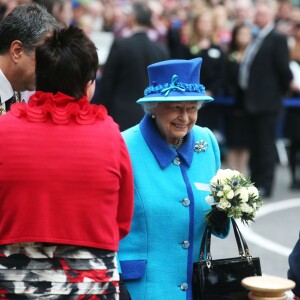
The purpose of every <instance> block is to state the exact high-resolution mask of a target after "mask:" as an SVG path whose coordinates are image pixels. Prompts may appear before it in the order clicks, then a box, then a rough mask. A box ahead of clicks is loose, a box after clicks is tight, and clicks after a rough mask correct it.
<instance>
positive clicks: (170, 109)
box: [153, 101, 198, 145]
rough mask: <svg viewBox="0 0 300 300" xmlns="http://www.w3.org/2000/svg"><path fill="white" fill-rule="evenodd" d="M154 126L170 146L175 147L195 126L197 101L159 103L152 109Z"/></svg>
mask: <svg viewBox="0 0 300 300" xmlns="http://www.w3.org/2000/svg"><path fill="white" fill-rule="evenodd" d="M153 115H154V116H155V120H156V124H157V127H158V129H159V131H160V132H161V134H162V135H163V137H164V138H165V140H166V141H167V142H168V144H170V145H175V144H176V143H177V142H178V140H179V139H180V138H182V137H184V136H185V135H186V134H187V133H188V132H189V131H190V130H191V129H192V128H193V126H194V125H195V123H196V121H197V116H198V108H197V101H191V102H161V103H158V105H157V106H156V107H155V108H154V111H153Z"/></svg>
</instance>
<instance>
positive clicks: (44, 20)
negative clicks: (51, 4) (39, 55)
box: [0, 3, 61, 55]
mask: <svg viewBox="0 0 300 300" xmlns="http://www.w3.org/2000/svg"><path fill="white" fill-rule="evenodd" d="M60 26H61V25H60V24H59V23H58V22H57V21H56V20H55V18H54V17H53V16H52V15H51V14H49V13H48V12H47V10H46V9H45V8H43V7H41V6H39V5H38V4H35V3H31V4H26V5H19V6H17V7H15V8H14V9H13V10H12V11H11V12H10V13H9V14H8V15H7V16H6V17H5V18H4V19H3V20H1V22H0V55H1V54H5V53H7V51H8V50H9V49H10V46H11V43H12V42H13V41H16V40H18V41H20V42H21V43H22V46H23V49H24V51H25V52H27V53H29V52H31V51H33V50H34V49H35V48H36V46H37V45H38V43H39V42H40V41H41V40H42V38H43V37H45V35H46V34H47V33H48V32H52V31H54V30H58V29H60Z"/></svg>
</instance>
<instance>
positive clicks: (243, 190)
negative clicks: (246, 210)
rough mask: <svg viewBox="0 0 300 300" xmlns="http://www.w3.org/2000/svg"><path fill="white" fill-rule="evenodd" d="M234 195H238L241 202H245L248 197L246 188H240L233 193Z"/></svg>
mask: <svg viewBox="0 0 300 300" xmlns="http://www.w3.org/2000/svg"><path fill="white" fill-rule="evenodd" d="M235 195H236V196H237V195H240V199H241V201H242V202H247V201H248V198H249V195H248V189H247V188H246V187H241V188H239V189H237V190H236V191H235Z"/></svg>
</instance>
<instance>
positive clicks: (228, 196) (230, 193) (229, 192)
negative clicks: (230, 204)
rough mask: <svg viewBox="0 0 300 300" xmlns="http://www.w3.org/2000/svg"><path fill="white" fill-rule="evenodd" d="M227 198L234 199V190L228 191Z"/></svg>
mask: <svg viewBox="0 0 300 300" xmlns="http://www.w3.org/2000/svg"><path fill="white" fill-rule="evenodd" d="M226 197H227V199H232V198H233V197H234V191H233V190H230V191H228V192H227V193H226Z"/></svg>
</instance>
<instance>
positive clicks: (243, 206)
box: [240, 203, 252, 213]
mask: <svg viewBox="0 0 300 300" xmlns="http://www.w3.org/2000/svg"><path fill="white" fill-rule="evenodd" d="M240 207H241V211H242V212H244V213H251V210H252V209H251V207H250V206H249V205H248V204H247V203H242V204H241V206H240Z"/></svg>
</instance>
